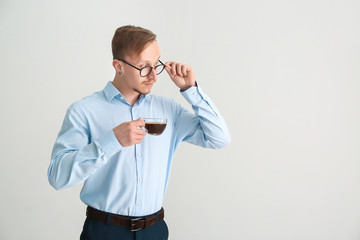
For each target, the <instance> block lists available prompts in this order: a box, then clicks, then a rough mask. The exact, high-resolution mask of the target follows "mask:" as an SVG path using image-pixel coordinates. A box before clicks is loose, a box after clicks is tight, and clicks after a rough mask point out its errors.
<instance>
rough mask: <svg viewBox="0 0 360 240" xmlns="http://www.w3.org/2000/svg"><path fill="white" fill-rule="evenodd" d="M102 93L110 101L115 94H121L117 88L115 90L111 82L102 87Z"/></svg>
mask: <svg viewBox="0 0 360 240" xmlns="http://www.w3.org/2000/svg"><path fill="white" fill-rule="evenodd" d="M104 93H105V96H106V99H107V100H108V101H109V102H111V100H112V99H113V98H114V97H115V96H116V95H119V94H120V95H121V93H120V92H119V90H117V88H116V87H115V86H114V85H113V84H112V82H108V83H107V84H106V86H105V88H104Z"/></svg>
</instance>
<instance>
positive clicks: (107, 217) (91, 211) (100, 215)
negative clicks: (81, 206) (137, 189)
mask: <svg viewBox="0 0 360 240" xmlns="http://www.w3.org/2000/svg"><path fill="white" fill-rule="evenodd" d="M86 216H88V217H89V218H91V219H94V220H98V221H101V222H104V223H108V224H113V225H118V226H123V227H128V228H129V229H130V231H138V230H141V229H145V228H148V227H150V226H152V225H155V224H156V223H157V222H160V221H162V220H163V219H164V209H163V208H161V210H160V211H158V212H157V213H155V214H153V215H150V216H146V217H139V218H136V217H134V218H133V217H126V216H120V215H116V214H111V213H107V212H103V211H99V210H97V209H95V208H92V207H87V210H86Z"/></svg>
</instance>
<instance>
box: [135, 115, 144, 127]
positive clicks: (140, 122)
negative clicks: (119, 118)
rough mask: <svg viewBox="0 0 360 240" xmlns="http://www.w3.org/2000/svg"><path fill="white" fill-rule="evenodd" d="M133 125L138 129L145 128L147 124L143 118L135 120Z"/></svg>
mask: <svg viewBox="0 0 360 240" xmlns="http://www.w3.org/2000/svg"><path fill="white" fill-rule="evenodd" d="M133 123H134V124H135V125H136V127H144V126H145V122H144V121H143V120H142V117H140V118H138V119H136V120H134V121H133Z"/></svg>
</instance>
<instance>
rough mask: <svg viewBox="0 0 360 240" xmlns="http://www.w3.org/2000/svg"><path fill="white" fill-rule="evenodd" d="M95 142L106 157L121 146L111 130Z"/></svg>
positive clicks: (117, 150)
mask: <svg viewBox="0 0 360 240" xmlns="http://www.w3.org/2000/svg"><path fill="white" fill-rule="evenodd" d="M95 144H96V145H97V146H98V147H99V148H100V149H101V150H102V152H103V153H104V155H105V156H106V157H107V158H110V157H111V156H113V155H114V154H115V153H117V152H119V151H120V150H121V149H122V148H123V146H121V144H120V143H119V141H118V140H117V138H116V137H115V134H114V132H113V131H112V130H111V131H109V132H107V133H106V134H105V135H103V136H102V137H100V138H99V139H98V140H97V141H95Z"/></svg>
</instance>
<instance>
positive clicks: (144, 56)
mask: <svg viewBox="0 0 360 240" xmlns="http://www.w3.org/2000/svg"><path fill="white" fill-rule="evenodd" d="M124 59H125V60H126V61H127V62H129V63H131V64H132V65H134V66H136V67H137V68H143V67H145V66H150V67H155V66H156V65H157V64H158V62H159V59H160V49H159V46H158V44H157V42H156V41H153V42H151V43H149V44H148V45H147V46H146V48H145V49H144V50H143V51H142V52H141V53H140V55H138V56H126V57H125V58H124ZM123 68H124V78H123V80H124V81H125V84H126V86H127V88H128V90H129V91H135V92H137V93H140V94H148V93H150V92H151V89H152V87H153V85H154V83H155V82H156V79H157V75H156V72H155V70H152V72H151V73H150V74H149V75H148V76H146V77H141V76H140V72H139V70H137V69H135V68H133V67H131V66H129V65H127V64H123Z"/></svg>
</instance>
